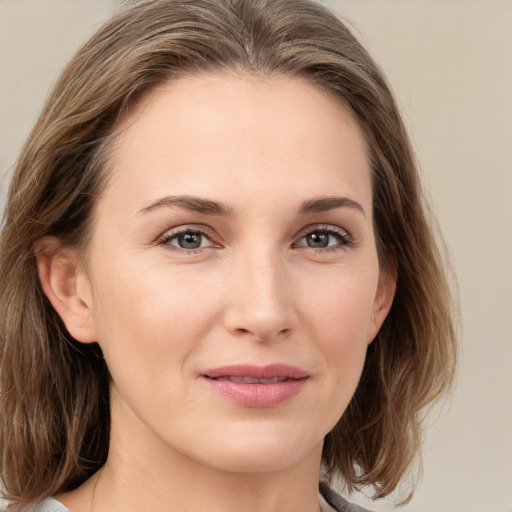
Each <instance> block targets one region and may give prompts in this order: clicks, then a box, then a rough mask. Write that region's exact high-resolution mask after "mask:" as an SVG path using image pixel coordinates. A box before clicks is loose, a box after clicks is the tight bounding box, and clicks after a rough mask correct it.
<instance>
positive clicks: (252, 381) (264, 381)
mask: <svg viewBox="0 0 512 512" xmlns="http://www.w3.org/2000/svg"><path fill="white" fill-rule="evenodd" d="M216 380H229V381H230V382H241V383H243V384H274V383H276V382H284V381H285V380H288V377H273V378H272V379H254V378H253V377H232V376H226V377H218V378H217V379H216Z"/></svg>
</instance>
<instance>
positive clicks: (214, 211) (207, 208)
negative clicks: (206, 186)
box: [138, 196, 234, 217]
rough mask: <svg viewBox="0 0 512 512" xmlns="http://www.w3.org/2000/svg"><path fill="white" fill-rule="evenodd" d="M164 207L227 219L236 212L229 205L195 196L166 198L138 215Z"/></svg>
mask: <svg viewBox="0 0 512 512" xmlns="http://www.w3.org/2000/svg"><path fill="white" fill-rule="evenodd" d="M162 206H167V207H172V206H177V207H178V208H183V209H185V210H189V211H192V212H197V213H204V214H209V215H221V216H225V217H229V216H233V214H234V210H233V209H232V208H230V207H229V206H227V205H224V204H222V203H219V202H217V201H211V200H209V199H202V198H200V197H193V196H166V197H162V198H161V199H159V200H158V201H155V202H154V203H151V204H150V205H149V206H146V207H145V208H142V210H140V211H139V212H138V213H139V214H144V213H148V212H150V211H152V210H155V209H156V208H160V207H162Z"/></svg>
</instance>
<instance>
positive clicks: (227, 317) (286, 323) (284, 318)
mask: <svg viewBox="0 0 512 512" xmlns="http://www.w3.org/2000/svg"><path fill="white" fill-rule="evenodd" d="M291 281H292V279H291V278H290V272H289V269H288V268H287V265H286V263H285V262H284V261H283V259H282V258H280V257H279V255H276V254H271V253H270V251H266V252H264V253H262V251H258V253H255V252H252V253H251V254H250V255H247V253H246V254H245V255H244V256H240V257H239V258H238V259H237V260H236V261H235V262H233V265H232V266H231V268H230V269H229V277H228V278H227V280H226V284H227V290H226V295H227V297H228V299H227V307H226V308H225V311H224V325H225V328H226V329H227V330H228V331H229V332H230V333H231V334H233V335H236V336H239V337H244V338H247V339H253V340H256V341H260V342H265V341H267V342H270V341H276V340H278V339H282V338H285V337H288V336H289V335H290V334H291V333H292V332H293V331H294V330H295V328H296V325H297V321H298V318H297V312H296V309H295V307H294V301H293V285H292V282H291Z"/></svg>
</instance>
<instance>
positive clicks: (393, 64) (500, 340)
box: [0, 0, 512, 512]
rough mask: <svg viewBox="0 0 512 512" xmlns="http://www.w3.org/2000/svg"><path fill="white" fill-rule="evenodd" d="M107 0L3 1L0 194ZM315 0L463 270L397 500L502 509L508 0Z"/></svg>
mask: <svg viewBox="0 0 512 512" xmlns="http://www.w3.org/2000/svg"><path fill="white" fill-rule="evenodd" d="M115 3H116V1H115V0H0V176H2V177H3V182H0V183H1V185H2V186H1V191H0V192H1V194H2V195H3V194H5V189H6V186H7V180H8V178H7V176H8V174H9V171H10V169H11V167H12V164H13V162H14V160H15V158H16V154H17V152H18V151H19V148H20V146H21V144H22V142H23V140H24V138H25V137H26V135H27V133H28V130H29V129H30V126H31V125H32V123H33V122H34V120H35V118H36V115H37V113H38V111H39V109H40V106H41V103H42V101H43V99H44V97H45V96H46V94H47V93H48V90H49V87H50V86H51V84H52V83H53V82H54V80H55V77H56V75H57V73H58V72H59V70H60V69H61V68H62V66H63V65H64V64H65V62H66V61H67V59H68V58H69V57H70V56H71V55H72V53H73V51H74V50H75V49H76V47H77V46H78V45H79V44H80V43H81V42H82V41H83V40H84V39H85V38H86V37H87V36H88V35H89V34H90V33H92V31H94V30H95V29H96V28H97V27H98V26H99V23H100V22H101V20H103V19H105V17H107V16H108V15H109V13H110V12H111V10H112V9H113V7H114V5H115ZM323 3H326V4H328V5H330V6H331V7H333V8H334V9H336V10H338V11H339V12H341V13H342V15H344V16H347V17H348V18H349V19H350V20H351V22H352V26H353V27H354V28H355V30H356V32H357V33H358V34H359V37H360V39H361V40H362V41H363V42H364V43H365V44H366V46H367V47H369V49H370V50H371V51H372V52H373V54H374V55H375V57H376V58H377V60H378V61H379V62H380V63H381V64H382V66H383V67H384V69H385V71H386V72H387V74H388V77H389V79H390V81H391V83H392V84H393V86H394V88H395V90H396V92H397V94H398V96H399V99H400V103H401V105H402V108H403V112H404V115H405V117H406V119H407V122H408V124H409V126H410V129H411V132H412V134H413V139H414V141H415V146H416V149H417V152H418V155H419V157H420V161H421V163H422V168H423V169H424V174H425V182H426V184H427V186H428V187H429V188H430V190H431V194H432V197H433V201H434V204H435V206H436V209H437V211H438V213H439V217H440V221H441V225H442V226H443V229H444V232H445V234H446V237H447V240H448V244H449V246H450V249H451V252H452V257H453V260H454V263H455V268H456V272H457V275H458V279H459V286H460V294H461V303H462V317H463V336H462V343H461V361H460V367H459V372H458V377H457V385H456V388H455V390H454V392H453V393H452V397H451V399H450V402H449V403H448V404H447V405H446V406H445V407H444V409H443V410H442V411H441V412H440V413H439V414H438V415H437V416H438V419H437V421H436V422H435V423H433V424H432V425H430V426H429V427H428V429H427V431H426V450H425V458H424V459H425V460H424V477H423V480H422V481H421V483H420V485H419V487H418V490H417V493H416V496H415V498H414V500H413V501H412V502H411V503H410V504H409V505H407V506H405V507H404V508H403V509H402V510H403V511H404V512H411V511H414V512H512V370H511V368H512V99H511V98H512V95H511V91H512V44H511V33H512V2H511V1H510V0H330V1H324V2H323ZM0 201H1V199H0ZM392 503H393V501H392V500H388V501H386V502H384V503H380V504H375V503H374V504H373V505H372V506H371V508H372V509H374V510H376V511H387V510H391V507H392Z"/></svg>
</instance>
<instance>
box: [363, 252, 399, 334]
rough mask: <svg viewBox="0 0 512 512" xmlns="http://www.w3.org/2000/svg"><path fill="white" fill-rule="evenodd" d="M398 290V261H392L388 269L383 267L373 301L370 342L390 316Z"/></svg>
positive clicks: (369, 330) (369, 329)
mask: <svg viewBox="0 0 512 512" xmlns="http://www.w3.org/2000/svg"><path fill="white" fill-rule="evenodd" d="M395 292H396V263H395V262H394V261H393V262H391V263H390V265H389V267H388V269H382V270H381V273H380V276H379V283H378V285H377V292H376V294H375V300H374V302H373V317H372V319H371V322H370V325H369V328H368V344H370V343H371V342H372V341H373V340H374V339H375V336H377V334H378V332H379V330H380V328H381V326H382V324H383V323H384V320H385V319H386V317H387V316H388V313H389V310H390V309H391V305H392V304H393V299H394V298H395Z"/></svg>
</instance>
